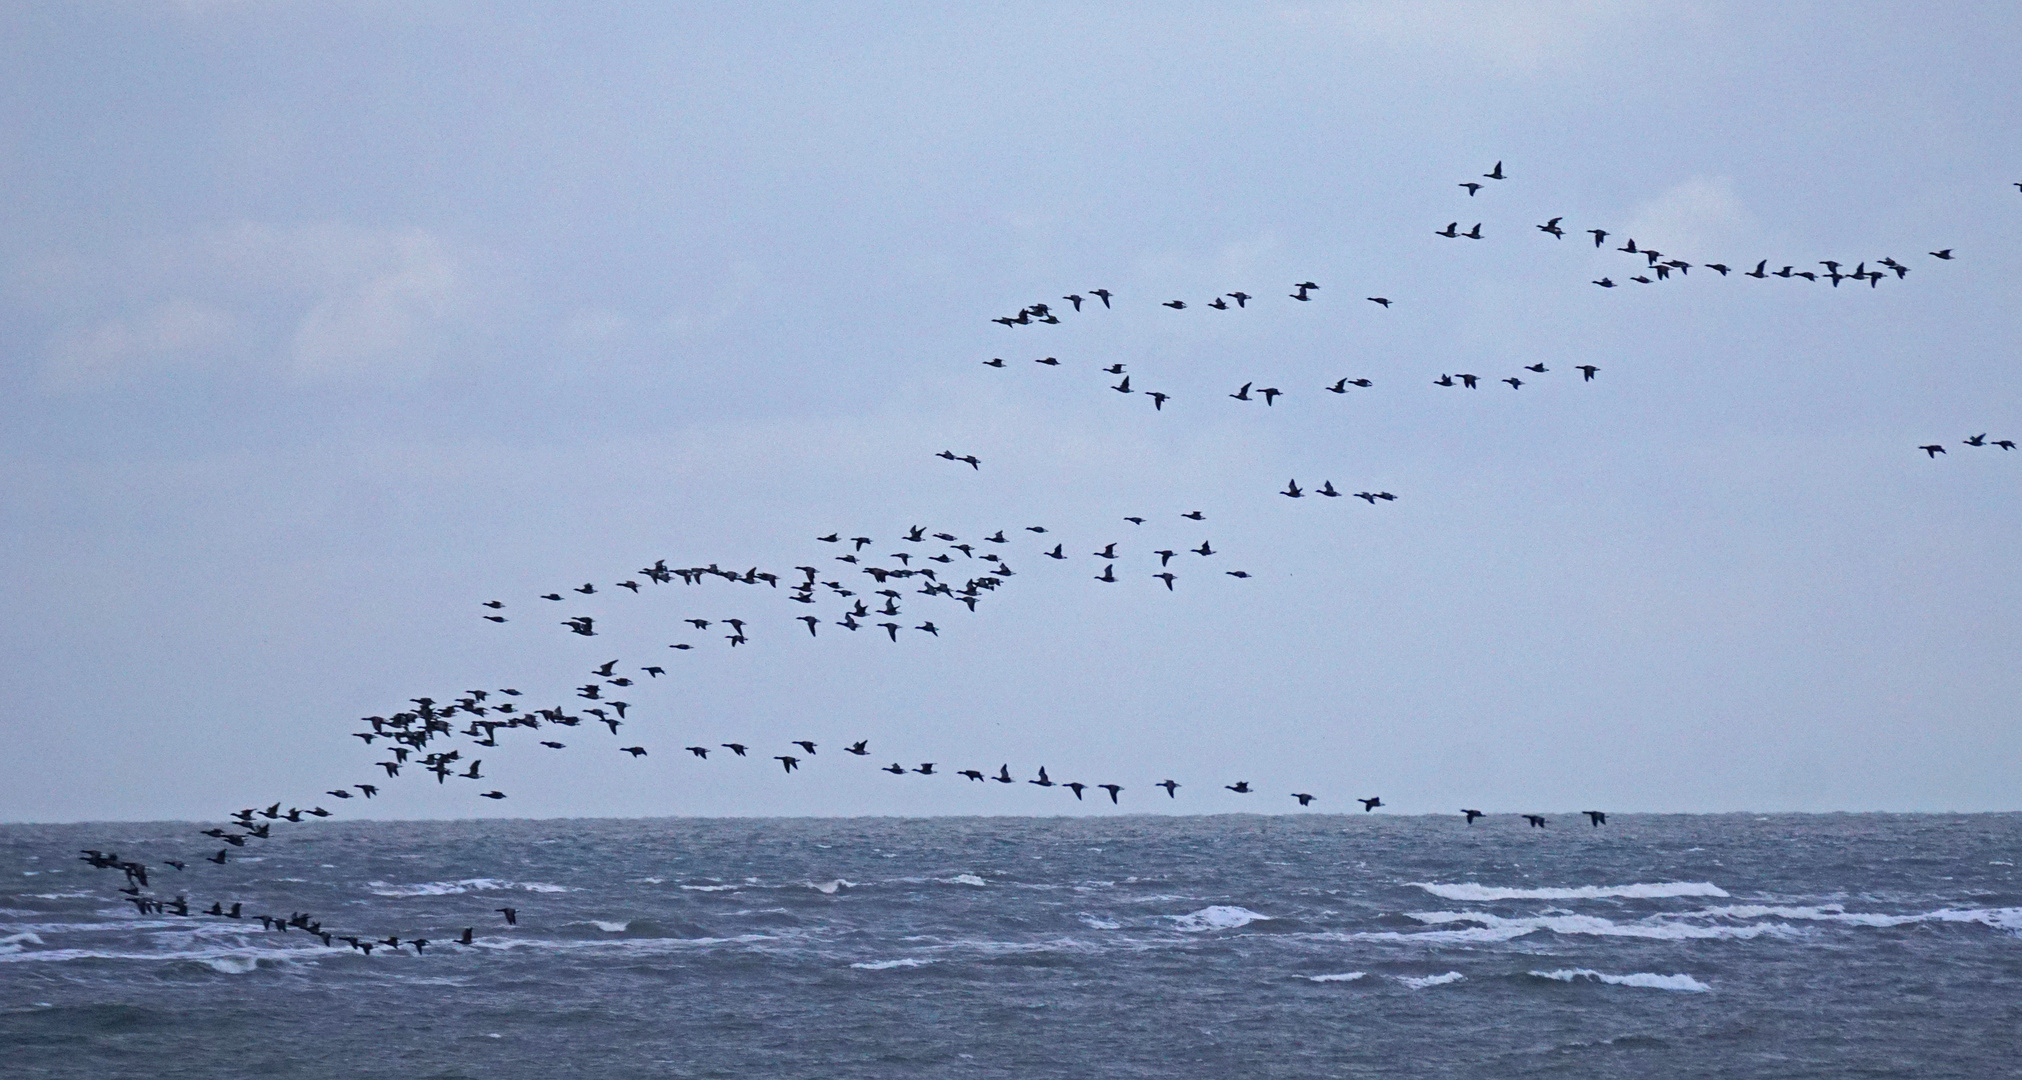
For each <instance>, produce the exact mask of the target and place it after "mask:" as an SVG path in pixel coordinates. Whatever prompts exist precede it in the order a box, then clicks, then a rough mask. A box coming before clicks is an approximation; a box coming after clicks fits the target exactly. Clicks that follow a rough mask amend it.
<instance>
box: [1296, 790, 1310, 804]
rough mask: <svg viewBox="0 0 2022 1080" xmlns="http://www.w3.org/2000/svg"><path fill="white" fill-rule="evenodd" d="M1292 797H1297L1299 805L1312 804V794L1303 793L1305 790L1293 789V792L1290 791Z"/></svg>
mask: <svg viewBox="0 0 2022 1080" xmlns="http://www.w3.org/2000/svg"><path fill="white" fill-rule="evenodd" d="M1292 797H1293V798H1295V799H1297V800H1299V805H1300V806H1311V805H1313V796H1311V795H1308V794H1306V793H1305V792H1303V791H1295V792H1293V793H1292Z"/></svg>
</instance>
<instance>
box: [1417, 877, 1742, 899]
mask: <svg viewBox="0 0 2022 1080" xmlns="http://www.w3.org/2000/svg"><path fill="white" fill-rule="evenodd" d="M1409 884H1411V885H1414V886H1416V887H1418V888H1421V889H1424V890H1425V891H1426V892H1429V893H1431V894H1432V895H1434V896H1437V897H1441V898H1444V899H1447V900H1474V901H1481V902H1486V901H1490V900H1612V899H1636V900H1653V899H1660V898H1663V897H1669V896H1726V895H1728V894H1727V891H1726V890H1725V889H1722V888H1721V887H1720V886H1718V885H1715V884H1713V883H1712V882H1710V881H1659V882H1650V883H1645V882H1636V883H1634V884H1630V885H1576V886H1573V887H1571V888H1560V889H1550V888H1546V889H1510V888H1502V887H1500V886H1495V885H1478V884H1475V883H1474V882H1471V881H1470V882H1465V883H1461V884H1446V883H1442V882H1436V881H1413V882H1410V883H1409Z"/></svg>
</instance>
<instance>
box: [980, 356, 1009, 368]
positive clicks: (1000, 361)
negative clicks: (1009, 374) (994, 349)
mask: <svg viewBox="0 0 2022 1080" xmlns="http://www.w3.org/2000/svg"><path fill="white" fill-rule="evenodd" d="M983 366H984V367H1003V366H1004V358H1003V357H1001V356H993V357H991V358H990V359H988V360H985V361H983Z"/></svg>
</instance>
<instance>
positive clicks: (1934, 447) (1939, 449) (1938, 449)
mask: <svg viewBox="0 0 2022 1080" xmlns="http://www.w3.org/2000/svg"><path fill="white" fill-rule="evenodd" d="M1917 449H1919V450H1922V451H1923V452H1924V453H1925V454H1926V455H1928V456H1930V457H1934V458H1935V457H1937V456H1938V455H1939V454H1942V453H1944V452H1945V446H1944V444H1943V443H1931V444H1930V445H1929V446H1919V447H1917Z"/></svg>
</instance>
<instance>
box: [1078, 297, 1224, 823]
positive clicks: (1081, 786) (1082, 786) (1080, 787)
mask: <svg viewBox="0 0 2022 1080" xmlns="http://www.w3.org/2000/svg"><path fill="white" fill-rule="evenodd" d="M1210 306H1213V305H1210ZM1060 786H1061V787H1064V788H1066V789H1067V790H1069V791H1072V792H1073V793H1074V801H1075V802H1080V801H1081V793H1082V792H1083V791H1086V790H1088V785H1087V784H1081V783H1076V782H1074V781H1072V780H1070V781H1068V782H1067V783H1064V784H1062V785H1060Z"/></svg>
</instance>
